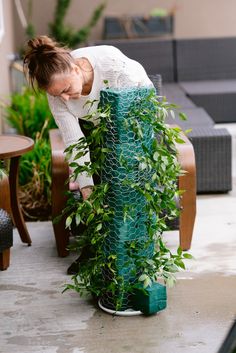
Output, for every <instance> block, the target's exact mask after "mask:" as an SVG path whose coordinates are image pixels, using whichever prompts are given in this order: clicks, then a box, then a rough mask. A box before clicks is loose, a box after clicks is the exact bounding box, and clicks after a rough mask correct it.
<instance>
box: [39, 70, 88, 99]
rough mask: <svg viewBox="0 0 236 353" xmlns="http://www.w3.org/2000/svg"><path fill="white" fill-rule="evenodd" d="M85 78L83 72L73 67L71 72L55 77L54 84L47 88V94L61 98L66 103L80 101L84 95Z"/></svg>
mask: <svg viewBox="0 0 236 353" xmlns="http://www.w3.org/2000/svg"><path fill="white" fill-rule="evenodd" d="M83 86H84V78H83V74H82V71H81V70H80V69H79V68H78V67H77V66H76V65H73V66H72V70H71V72H68V73H59V74H56V75H54V76H53V78H52V83H51V84H50V86H49V87H48V88H47V90H46V91H47V93H49V94H50V95H51V96H54V97H61V98H62V99H63V100H64V101H68V100H69V99H79V98H80V96H81V95H82V91H83Z"/></svg>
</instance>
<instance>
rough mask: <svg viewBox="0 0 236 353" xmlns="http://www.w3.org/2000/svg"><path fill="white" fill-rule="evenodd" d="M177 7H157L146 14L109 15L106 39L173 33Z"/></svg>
mask: <svg viewBox="0 0 236 353" xmlns="http://www.w3.org/2000/svg"><path fill="white" fill-rule="evenodd" d="M175 10H176V7H173V8H172V9H170V10H169V11H168V10H166V9H163V8H155V9H153V10H152V11H151V12H150V13H149V14H148V15H146V16H119V17H117V16H107V17H105V19H104V33H103V37H104V39H118V38H145V37H155V36H161V35H165V34H172V33H173V30H174V14H175Z"/></svg>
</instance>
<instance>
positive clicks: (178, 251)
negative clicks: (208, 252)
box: [177, 246, 183, 256]
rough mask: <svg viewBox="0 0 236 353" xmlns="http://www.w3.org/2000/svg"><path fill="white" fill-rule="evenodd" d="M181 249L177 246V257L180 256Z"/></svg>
mask: <svg viewBox="0 0 236 353" xmlns="http://www.w3.org/2000/svg"><path fill="white" fill-rule="evenodd" d="M182 252H183V251H182V249H181V247H180V246H179V247H178V249H177V254H178V255H179V256H181V255H182Z"/></svg>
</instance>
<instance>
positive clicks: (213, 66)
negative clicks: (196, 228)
mask: <svg viewBox="0 0 236 353" xmlns="http://www.w3.org/2000/svg"><path fill="white" fill-rule="evenodd" d="M90 44H91V45H102V44H107V45H115V46H116V47H118V48H119V49H120V50H122V51H123V52H124V53H125V54H126V55H127V56H129V57H130V58H133V59H135V60H137V61H139V62H140V63H141V64H142V65H143V66H144V67H145V69H146V71H147V73H148V74H150V75H153V74H157V73H160V74H161V76H162V79H163V94H164V95H165V96H166V97H167V99H168V101H170V102H173V103H176V104H177V105H179V106H180V107H181V111H182V112H185V113H186V114H187V116H188V120H187V121H177V122H176V123H178V125H180V126H181V127H182V128H183V129H192V131H191V132H190V133H189V135H188V137H189V138H190V140H191V142H192V144H193V146H194V151H195V158H196V167H197V192H198V193H215V192H228V191H230V190H231V189H232V176H231V174H232V171H231V169H232V167H231V164H232V152H231V149H232V138H231V135H230V134H229V132H228V130H227V129H223V128H221V129H219V128H216V125H215V123H216V122H230V121H236V113H235V115H234V111H235V112H236V102H235V103H233V101H234V99H233V97H234V94H235V92H236V45H235V44H236V38H217V39H192V40H173V39H171V38H169V39H158V38H150V39H149V38H148V39H147V38H145V39H129V40H102V41H97V42H95V43H90ZM227 53H228V54H229V55H227ZM213 59H214V60H213ZM230 78H231V79H230ZM232 78H235V81H234V80H232ZM168 122H170V123H173V120H172V118H171V117H169V118H168Z"/></svg>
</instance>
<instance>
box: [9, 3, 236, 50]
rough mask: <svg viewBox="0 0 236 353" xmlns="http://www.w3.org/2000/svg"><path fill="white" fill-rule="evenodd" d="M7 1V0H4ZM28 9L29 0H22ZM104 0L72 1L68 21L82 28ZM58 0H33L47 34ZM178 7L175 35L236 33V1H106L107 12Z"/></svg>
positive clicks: (20, 33)
mask: <svg viewBox="0 0 236 353" xmlns="http://www.w3.org/2000/svg"><path fill="white" fill-rule="evenodd" d="M5 1H6V0H5ZM21 2H22V4H23V7H24V9H25V11H26V9H27V6H26V5H27V2H28V0H21ZM101 2H102V0H89V1H88V0H71V7H70V9H69V12H68V15H67V22H68V23H71V24H72V25H73V26H75V27H77V28H80V27H81V26H82V25H84V24H85V23H86V22H87V21H88V19H89V17H90V15H91V13H92V11H93V9H94V8H95V7H96V6H97V5H98V4H100V3H101ZM55 4H56V0H50V1H48V0H33V21H34V23H35V26H36V28H37V32H38V34H43V33H48V23H49V22H50V21H51V20H52V17H53V11H54V8H55ZM175 5H176V6H177V11H176V22H175V24H176V26H175V37H177V38H196V37H224V36H236V15H235V14H236V0H225V1H222V0H158V1H157V0H145V1H141V0H107V7H106V10H105V12H104V14H105V15H119V16H122V15H128V14H130V15H135V14H137V15H148V14H149V12H150V10H152V9H153V8H155V7H164V8H166V9H171V8H172V7H173V6H175ZM102 28H103V21H102V19H101V20H100V21H99V23H98V24H97V26H96V28H95V29H94V30H93V32H92V36H91V39H99V38H101V35H102ZM16 36H17V42H18V44H21V43H22V41H24V35H23V30H22V27H21V26H20V23H19V20H18V18H17V17H16Z"/></svg>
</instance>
